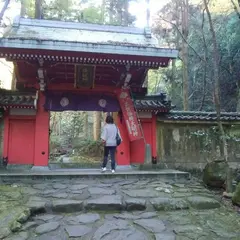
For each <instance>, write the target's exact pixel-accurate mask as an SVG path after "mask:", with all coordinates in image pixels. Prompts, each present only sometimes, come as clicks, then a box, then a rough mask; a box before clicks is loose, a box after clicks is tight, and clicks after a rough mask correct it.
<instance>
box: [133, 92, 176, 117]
mask: <svg viewBox="0 0 240 240" xmlns="http://www.w3.org/2000/svg"><path fill="white" fill-rule="evenodd" d="M134 103H135V107H136V109H137V110H138V111H147V112H155V113H159V112H165V113H166V112H169V111H170V110H171V108H172V107H173V106H172V105H171V101H167V100H166V94H165V93H161V94H159V95H147V96H145V97H144V98H143V99H135V100H134Z"/></svg>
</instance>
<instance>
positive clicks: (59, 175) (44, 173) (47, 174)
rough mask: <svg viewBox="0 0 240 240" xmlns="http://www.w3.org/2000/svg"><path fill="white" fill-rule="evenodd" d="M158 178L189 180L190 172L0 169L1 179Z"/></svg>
mask: <svg viewBox="0 0 240 240" xmlns="http://www.w3.org/2000/svg"><path fill="white" fill-rule="evenodd" d="M73 178H74V179H78V178H80V179H106V178H120V179H145V178H151V179H158V180H173V181H181V180H189V179H190V178H191V174H190V173H188V172H182V171H178V170H172V169H162V170H158V171H142V170H135V169H131V168H130V169H126V168H123V169H119V170H117V171H116V172H115V173H114V174H113V173H111V171H110V170H109V171H106V172H105V173H102V172H101V170H100V169H57V170H50V169H49V168H48V167H33V168H32V170H18V171H1V172H0V180H2V181H11V180H12V181H16V180H21V181H24V180H25V179H26V180H29V179H32V180H34V179H73Z"/></svg>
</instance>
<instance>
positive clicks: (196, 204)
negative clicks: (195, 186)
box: [187, 196, 221, 209]
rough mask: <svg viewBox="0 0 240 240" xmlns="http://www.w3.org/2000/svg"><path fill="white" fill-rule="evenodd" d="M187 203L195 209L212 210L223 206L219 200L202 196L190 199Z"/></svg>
mask: <svg viewBox="0 0 240 240" xmlns="http://www.w3.org/2000/svg"><path fill="white" fill-rule="evenodd" d="M187 201H188V202H189V203H190V206H191V207H192V208H195V209H212V208H219V207H220V206H221V205H220V203H219V202H218V201H217V200H215V199H213V198H208V197H202V196H193V197H188V198H187Z"/></svg>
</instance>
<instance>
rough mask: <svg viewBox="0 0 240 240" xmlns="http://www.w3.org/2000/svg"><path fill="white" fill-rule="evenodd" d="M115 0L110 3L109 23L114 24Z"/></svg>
mask: <svg viewBox="0 0 240 240" xmlns="http://www.w3.org/2000/svg"><path fill="white" fill-rule="evenodd" d="M113 1H114V0H110V4H109V9H108V11H109V23H110V24H112V23H113Z"/></svg>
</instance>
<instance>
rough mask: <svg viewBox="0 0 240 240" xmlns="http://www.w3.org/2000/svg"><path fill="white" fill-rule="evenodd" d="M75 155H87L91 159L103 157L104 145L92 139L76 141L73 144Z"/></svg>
mask: <svg viewBox="0 0 240 240" xmlns="http://www.w3.org/2000/svg"><path fill="white" fill-rule="evenodd" d="M73 149H74V150H76V151H74V155H82V154H83V155H87V156H89V157H95V156H98V157H101V156H103V144H102V142H101V141H94V140H91V139H76V140H75V141H74V142H73Z"/></svg>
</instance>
